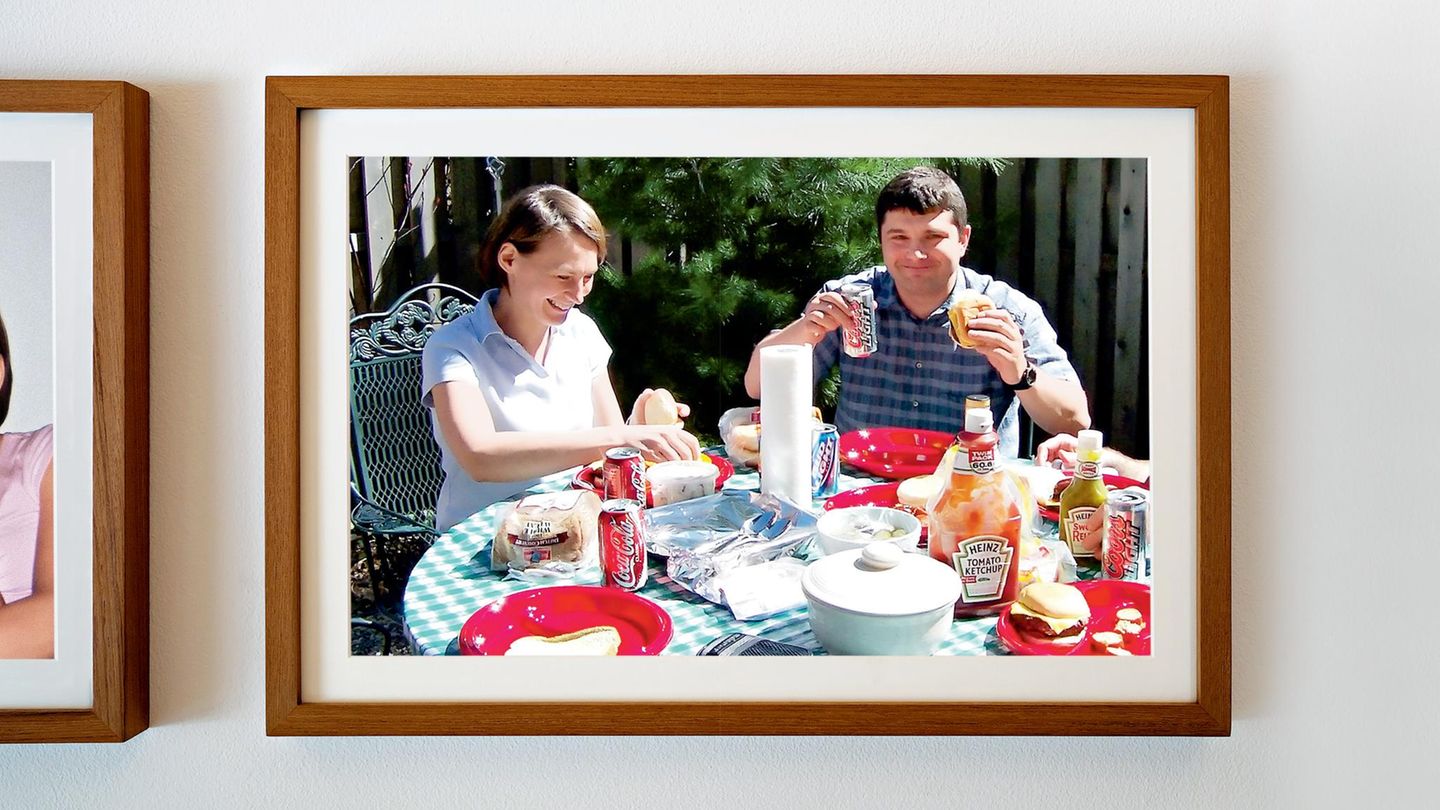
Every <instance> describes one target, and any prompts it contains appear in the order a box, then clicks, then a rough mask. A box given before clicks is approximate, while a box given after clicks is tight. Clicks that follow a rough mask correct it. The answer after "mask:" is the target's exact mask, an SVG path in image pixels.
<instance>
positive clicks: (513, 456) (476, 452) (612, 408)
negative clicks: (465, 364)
mask: <svg viewBox="0 0 1440 810" xmlns="http://www.w3.org/2000/svg"><path fill="white" fill-rule="evenodd" d="M607 395H608V402H606V403H604V406H603V407H602V405H601V401H602V399H604V398H605V397H606V396H607ZM431 396H432V397H433V398H434V407H435V421H436V423H437V424H438V425H439V426H440V435H442V436H443V437H444V438H445V444H446V446H447V447H449V448H450V452H451V453H452V454H453V455H454V456H455V458H456V460H457V461H458V462H459V464H460V467H461V468H462V469H464V470H465V472H466V473H468V474H469V475H470V477H471V478H473V479H475V480H476V481H523V480H525V479H527V478H535V477H537V476H541V475H549V474H550V473H553V472H559V471H560V470H563V469H566V468H568V467H575V466H578V465H581V464H589V463H590V462H592V461H595V460H596V459H598V458H600V456H601V455H602V454H603V453H604V452H605V451H606V450H608V449H610V448H612V447H621V446H629V447H635V448H637V449H638V450H640V452H641V453H642V454H644V455H645V457H646V458H648V459H651V460H669V459H678V458H696V457H698V455H699V452H700V450H699V445H698V444H697V443H696V442H695V439H694V437H692V436H690V435H689V434H687V433H685V432H684V431H682V430H681V429H680V427H679V426H678V425H673V426H657V425H626V424H624V419H623V418H622V417H621V416H620V407H619V405H618V404H616V401H615V392H614V390H613V389H612V388H611V386H610V378H609V376H608V375H606V374H603V373H602V374H599V375H597V376H596V377H595V380H594V383H593V384H592V386H591V397H592V401H593V402H594V403H595V404H596V412H595V414H596V422H597V424H596V426H595V427H592V428H587V429H583V430H554V431H515V430H507V431H499V430H496V429H495V421H494V419H493V417H492V416H491V415H490V407H489V405H487V404H486V402H485V397H484V395H483V394H482V393H481V392H480V387H479V386H478V385H475V384H472V383H468V382H465V381H450V382H442V383H440V384H438V385H436V386H435V387H434V388H433V389H431ZM687 440H688V441H687Z"/></svg>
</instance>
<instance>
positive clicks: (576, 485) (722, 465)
mask: <svg viewBox="0 0 1440 810" xmlns="http://www.w3.org/2000/svg"><path fill="white" fill-rule="evenodd" d="M700 460H701V461H708V462H710V463H711V464H714V465H715V467H716V468H717V469H719V470H720V473H719V475H717V476H715V491H716V492H719V491H720V488H721V487H723V486H725V482H726V481H728V480H730V476H732V475H734V474H735V465H734V464H731V463H730V462H729V460H727V459H724V458H721V457H720V456H707V455H705V454H704V453H701V454H700ZM604 464H605V462H603V461H596V462H593V463H590V464H587V465H585V466H584V467H581V468H580V469H578V470H576V471H575V477H574V478H572V479H570V488H571V489H588V490H590V491H591V492H600V491H601V490H602V489H604V487H602V486H600V468H601V467H602V466H604ZM646 466H647V467H648V466H649V463H648V462H647V464H646ZM602 494H603V493H602ZM645 505H646V506H650V505H651V504H650V503H649V499H648V498H647V499H646V503H645Z"/></svg>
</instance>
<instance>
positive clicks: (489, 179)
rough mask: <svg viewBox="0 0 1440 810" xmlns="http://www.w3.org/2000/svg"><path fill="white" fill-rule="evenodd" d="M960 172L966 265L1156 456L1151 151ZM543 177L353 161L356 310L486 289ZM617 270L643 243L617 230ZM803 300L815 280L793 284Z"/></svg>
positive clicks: (504, 166)
mask: <svg viewBox="0 0 1440 810" xmlns="http://www.w3.org/2000/svg"><path fill="white" fill-rule="evenodd" d="M956 180H957V181H958V182H959V184H960V187H961V189H962V190H963V191H964V193H965V196H966V201H967V203H968V205H969V208H970V221H971V225H972V226H973V228H974V234H973V236H972V238H971V242H970V250H969V253H968V254H967V256H966V259H965V264H966V265H967V266H969V267H972V268H974V269H976V270H979V271H980V272H983V273H988V274H991V275H994V276H995V277H997V278H999V279H1002V280H1004V281H1007V282H1009V283H1011V284H1013V285H1014V286H1015V287H1016V288H1018V289H1020V290H1021V291H1023V292H1025V293H1027V294H1029V295H1030V296H1031V297H1033V298H1035V299H1036V300H1037V301H1039V302H1040V304H1041V306H1043V307H1044V309H1045V312H1046V314H1047V315H1048V316H1049V318H1050V322H1051V324H1053V325H1054V326H1055V329H1056V331H1057V332H1058V333H1059V337H1060V345H1061V346H1063V347H1065V349H1066V350H1067V351H1068V352H1069V353H1070V356H1071V360H1072V362H1073V363H1074V365H1075V368H1076V370H1077V371H1078V372H1079V374H1080V378H1081V381H1082V382H1083V384H1084V386H1085V389H1086V391H1087V392H1088V393H1089V395H1090V411H1091V416H1092V420H1093V422H1094V426H1095V427H1096V428H1098V429H1100V430H1103V431H1105V434H1106V442H1107V443H1108V444H1111V445H1113V446H1115V447H1118V448H1120V449H1121V450H1123V451H1125V452H1127V453H1131V454H1132V455H1138V456H1140V457H1147V458H1148V457H1149V428H1150V426H1149V401H1148V391H1149V374H1148V360H1149V357H1148V350H1147V343H1146V341H1145V339H1144V338H1145V335H1146V334H1147V331H1148V328H1149V323H1148V317H1147V313H1148V305H1147V301H1148V289H1147V274H1148V267H1147V264H1146V233H1147V229H1146V163H1145V160H1144V159H1123V158H1117V159H1098V158H1082V159H1052V158H1038V159H1037V158H1030V159H1016V160H1011V161H1009V167H1008V168H1007V169H1005V170H1004V171H1003V172H1001V173H999V174H996V173H994V172H992V171H990V170H989V169H986V168H982V167H965V168H962V169H960V170H959V171H958V172H957V177H956ZM538 182H554V183H559V184H561V185H564V186H567V187H570V188H572V189H574V188H575V184H574V171H573V164H572V163H571V161H570V160H568V159H565V158H503V159H496V158H438V157H435V158H432V157H409V158H386V157H367V158H354V159H352V165H351V183H350V191H351V206H350V231H351V241H350V245H351V265H352V266H351V271H352V278H351V309H352V312H354V313H358V312H369V311H375V310H378V309H384V308H385V307H386V306H388V305H389V303H390V302H391V301H393V300H394V298H395V296H397V295H398V294H400V293H402V292H404V291H405V290H407V289H409V288H410V287H412V286H415V285H416V284H420V283H423V282H425V281H430V280H436V279H438V280H440V281H444V282H446V283H449V284H454V285H455V286H458V287H461V288H463V289H468V290H471V291H472V292H475V293H477V294H478V293H479V292H480V291H481V290H480V289H479V283H478V279H477V278H476V276H475V273H474V270H473V268H474V262H475V254H476V252H477V250H478V246H479V243H480V240H481V239H482V238H483V235H484V231H485V228H486V227H488V225H489V223H490V221H491V220H492V219H493V217H494V215H495V211H496V208H497V206H498V204H499V202H500V201H501V200H503V199H504V198H505V197H506V196H508V195H509V194H511V193H512V192H514V191H516V190H519V189H520V188H523V187H525V186H527V185H530V184H532V183H538ZM617 236H618V237H619V238H615V239H613V240H612V249H611V255H610V261H611V263H612V264H614V265H615V266H617V267H618V268H619V269H620V270H621V271H622V272H625V271H628V269H629V267H630V266H631V263H632V261H634V260H635V258H636V257H638V255H640V253H641V252H642V250H643V248H640V247H639V246H637V245H634V244H632V243H631V242H630V241H628V240H627V239H625V238H624V235H623V234H618V235H617ZM799 294H800V295H801V296H802V297H804V296H808V295H809V294H810V291H809V290H802V291H799Z"/></svg>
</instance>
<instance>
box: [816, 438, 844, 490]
mask: <svg viewBox="0 0 1440 810" xmlns="http://www.w3.org/2000/svg"><path fill="white" fill-rule="evenodd" d="M814 436H815V440H814V443H813V444H812V445H811V447H810V496H811V497H812V498H828V497H830V496H831V495H834V494H836V493H837V492H839V491H840V430H839V429H838V428H836V427H835V426H834V425H816V426H815V431H814Z"/></svg>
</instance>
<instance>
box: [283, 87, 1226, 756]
mask: <svg viewBox="0 0 1440 810" xmlns="http://www.w3.org/2000/svg"><path fill="white" fill-rule="evenodd" d="M1228 131H1229V130H1228V80H1227V79H1226V77H1223V76H544V77H541V76H477V77H419V76H417V77H271V78H270V79H269V80H268V82H267V107H266V178H265V182H266V233H265V244H266V302H267V312H266V320H267V323H268V324H270V326H271V329H270V331H269V333H268V334H269V340H268V341H267V345H266V347H265V351H266V358H267V364H266V450H265V453H266V502H267V505H268V507H267V514H266V675H267V677H266V689H267V729H268V732H269V733H270V734H272V735H321V734H407V735H408V734H856V733H864V734H932V735H933V734H1032V735H1039V734H1048V735H1071V734H1077V735H1078V734H1108V735H1227V734H1229V729H1230V562H1229V561H1230V527H1229V512H1230V510H1229V499H1230V494H1229V493H1230V469H1229V458H1230V451H1229V447H1230V410H1229V408H1230V406H1229V161H1228V150H1229V141H1228V137H1229V135H1228ZM762 430H763V431H764V437H765V438H764V440H763V441H762V440H761V431H762ZM1157 514H1158V516H1159V517H1158V521H1157V518H1156V515H1157ZM556 654H574V655H575V657H572V658H570V659H569V660H567V661H566V662H565V666H563V667H553V666H549V665H548V664H547V661H548V656H549V655H556ZM537 659H538V660H537Z"/></svg>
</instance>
